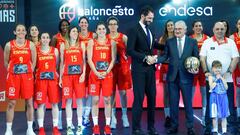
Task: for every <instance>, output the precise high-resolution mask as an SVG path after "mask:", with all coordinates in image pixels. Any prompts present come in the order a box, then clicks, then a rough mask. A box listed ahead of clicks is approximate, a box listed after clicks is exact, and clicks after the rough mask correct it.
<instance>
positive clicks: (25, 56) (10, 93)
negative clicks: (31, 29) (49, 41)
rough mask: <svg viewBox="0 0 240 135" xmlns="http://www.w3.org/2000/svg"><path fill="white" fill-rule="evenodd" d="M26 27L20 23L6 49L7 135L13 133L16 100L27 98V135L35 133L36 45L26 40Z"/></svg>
mask: <svg viewBox="0 0 240 135" xmlns="http://www.w3.org/2000/svg"><path fill="white" fill-rule="evenodd" d="M26 34H27V32H26V27H25V26H24V25H22V24H18V25H17V26H16V28H15V30H14V35H15V36H16V39H14V40H11V41H9V42H8V43H7V44H6V46H5V49H4V66H5V67H6V68H7V71H8V76H7V79H6V81H7V85H6V96H7V98H8V99H9V100H8V105H7V111H6V120H7V122H6V127H7V129H6V132H5V135H12V134H13V133H12V122H13V118H14V109H15V105H16V100H17V99H19V98H22V99H25V101H26V104H27V112H26V115H27V123H28V128H27V132H26V134H27V135H35V133H34V132H33V128H32V123H33V98H32V97H33V89H34V88H33V81H34V78H33V71H34V68H35V65H36V49H35V45H34V44H33V43H32V42H30V41H29V40H26V38H25V37H26Z"/></svg>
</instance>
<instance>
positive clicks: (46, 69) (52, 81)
mask: <svg viewBox="0 0 240 135" xmlns="http://www.w3.org/2000/svg"><path fill="white" fill-rule="evenodd" d="M49 43H50V36H49V34H48V33H42V35H41V43H40V47H38V48H37V65H36V78H35V79H36V81H35V82H36V85H35V86H36V92H35V101H36V103H37V104H38V125H39V133H38V135H45V130H44V126H43V123H44V114H45V103H46V99H47V98H48V100H49V101H50V103H51V104H52V118H53V120H52V121H53V131H52V135H61V133H60V132H59V131H58V127H57V126H58V111H59V110H58V102H59V89H58V73H57V65H58V61H59V56H58V50H57V49H56V48H54V47H50V46H49Z"/></svg>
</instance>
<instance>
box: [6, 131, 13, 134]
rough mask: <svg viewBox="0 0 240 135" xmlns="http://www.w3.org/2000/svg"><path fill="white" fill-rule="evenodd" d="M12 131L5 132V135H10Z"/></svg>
mask: <svg viewBox="0 0 240 135" xmlns="http://www.w3.org/2000/svg"><path fill="white" fill-rule="evenodd" d="M12 134H13V133H12V130H6V132H5V135H12Z"/></svg>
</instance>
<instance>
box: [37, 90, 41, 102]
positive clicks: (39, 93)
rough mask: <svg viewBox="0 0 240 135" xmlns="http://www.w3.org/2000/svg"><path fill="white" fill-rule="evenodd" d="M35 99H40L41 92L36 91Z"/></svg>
mask: <svg viewBox="0 0 240 135" xmlns="http://www.w3.org/2000/svg"><path fill="white" fill-rule="evenodd" d="M36 100H42V92H40V91H39V92H37V93H36Z"/></svg>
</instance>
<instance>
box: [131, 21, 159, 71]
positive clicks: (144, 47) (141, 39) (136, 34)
mask: <svg viewBox="0 0 240 135" xmlns="http://www.w3.org/2000/svg"><path fill="white" fill-rule="evenodd" d="M150 31H151V30H150ZM151 33H152V36H153V37H152V39H153V41H152V45H151V48H150V47H149V45H148V43H147V35H146V34H145V32H144V30H143V28H142V27H141V25H140V24H139V23H138V24H137V25H136V26H135V27H133V28H131V29H130V30H129V31H128V32H127V36H128V42H127V54H128V55H129V56H131V57H132V71H134V72H145V71H147V70H148V69H154V70H155V66H154V65H148V64H147V63H146V62H143V59H144V58H145V56H147V55H153V48H158V45H157V44H156V42H155V41H154V34H153V32H152V31H151Z"/></svg>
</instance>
